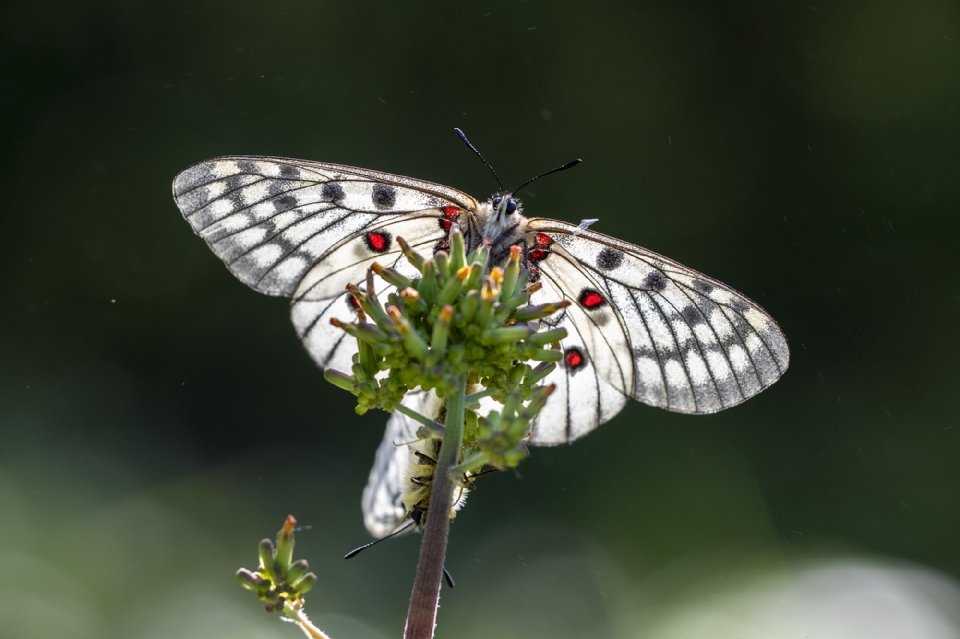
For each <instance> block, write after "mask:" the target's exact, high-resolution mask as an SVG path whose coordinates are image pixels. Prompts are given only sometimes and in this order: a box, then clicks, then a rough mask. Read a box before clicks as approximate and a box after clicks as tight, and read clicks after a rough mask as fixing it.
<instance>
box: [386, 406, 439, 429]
mask: <svg viewBox="0 0 960 639" xmlns="http://www.w3.org/2000/svg"><path fill="white" fill-rule="evenodd" d="M393 410H395V411H398V412H400V413H403V414H404V415H406V416H407V417H409V418H410V419H413V420H416V421H418V422H420V423H421V424H423V425H424V426H426V427H427V428H429V429H430V430H432V431H434V432H437V433H441V432H443V424H441V423H439V422H436V421H434V420H432V419H430V418H429V417H427V416H426V415H421V414H420V413H418V412H417V411H415V410H413V409H412V408H409V407H408V406H404V405H403V404H400V403H398V404H397V405H396V406H394V407H393Z"/></svg>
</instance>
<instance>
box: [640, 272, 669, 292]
mask: <svg viewBox="0 0 960 639" xmlns="http://www.w3.org/2000/svg"><path fill="white" fill-rule="evenodd" d="M643 287H644V289H645V290H648V291H656V292H658V293H659V292H660V291H662V290H663V289H665V288H667V278H666V276H665V275H664V274H663V273H661V272H660V271H650V273H649V274H648V275H647V276H646V277H645V278H643Z"/></svg>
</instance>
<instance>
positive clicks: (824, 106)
mask: <svg viewBox="0 0 960 639" xmlns="http://www.w3.org/2000/svg"><path fill="white" fill-rule="evenodd" d="M0 34H2V36H0V39H2V56H0V140H2V153H0V168H2V170H0V189H2V193H3V199H4V204H3V209H4V212H3V216H2V231H0V265H2V273H3V278H2V287H3V289H2V297H0V300H2V301H0V309H2V311H0V330H2V336H3V337H2V339H0V435H2V447H0V574H3V575H4V578H3V579H2V580H0V637H2V638H3V639H7V638H10V639H33V638H34V637H37V638H39V637H56V638H61V637H62V638H70V639H72V638H78V639H87V638H100V637H106V638H111V639H113V638H116V639H120V638H124V639H126V638H138V639H139V638H151V639H152V638H157V639H167V638H187V639H190V638H193V637H197V638H200V637H204V638H218V637H231V638H238V637H239V638H244V639H245V638H248V637H249V638H253V637H256V638H271V639H273V638H280V637H295V636H299V631H298V630H297V629H296V628H293V627H289V626H286V625H284V624H281V623H279V622H278V621H277V620H276V619H275V618H271V617H269V616H268V615H266V614H265V613H263V611H262V609H261V608H260V606H259V604H257V603H256V602H255V601H254V598H253V597H252V596H251V595H250V593H248V592H245V591H243V590H241V589H240V587H239V586H238V585H237V584H236V582H235V581H234V577H233V572H234V571H235V570H236V569H237V568H238V567H240V566H241V565H244V566H247V567H253V565H254V564H255V563H256V555H255V548H256V542H257V541H258V540H259V539H261V538H262V537H266V536H273V534H274V533H275V531H276V530H277V529H278V528H279V526H280V524H281V523H282V521H283V518H284V517H285V516H286V515H287V514H288V513H293V514H294V515H295V516H296V517H297V518H298V519H299V520H300V522H301V523H302V524H304V525H306V526H309V529H305V530H303V531H301V532H300V533H299V535H298V552H297V555H298V556H301V557H305V558H307V559H308V560H309V561H310V562H311V566H312V567H313V568H314V570H315V571H316V572H317V573H318V575H319V576H320V583H319V585H318V586H317V587H316V588H315V589H314V591H313V592H312V593H311V595H310V597H309V599H308V608H307V610H308V612H309V613H311V615H312V617H313V618H314V620H315V621H316V622H317V624H318V625H319V626H320V627H321V628H324V629H325V630H327V631H328V632H330V633H331V634H332V635H333V636H334V638H335V639H342V638H347V637H387V636H390V637H395V636H399V634H400V629H401V628H402V625H403V620H404V617H405V614H406V604H407V598H408V596H409V586H410V584H411V582H412V578H413V569H414V565H415V561H416V554H417V548H418V539H417V538H416V537H413V536H411V537H409V538H404V539H398V540H395V541H392V542H390V543H388V544H383V545H382V546H380V547H379V548H378V549H376V550H372V551H369V552H367V553H364V554H363V555H361V556H360V557H358V558H356V559H354V560H352V561H350V562H344V561H343V560H342V559H341V557H342V555H343V554H344V553H345V552H346V551H348V550H350V549H351V548H353V547H355V546H357V545H359V544H361V543H363V542H364V541H366V539H367V537H366V532H365V530H364V528H363V524H362V522H361V517H360V506H359V500H360V493H361V490H362V488H363V486H364V483H365V481H366V476H367V472H368V470H369V466H370V463H371V462H372V459H373V454H374V451H375V449H376V446H377V444H378V442H379V441H380V438H381V435H382V431H383V425H384V423H385V422H386V415H385V414H368V415H366V416H364V417H357V416H356V415H355V414H354V412H353V402H352V398H351V397H350V396H349V395H348V394H346V393H344V392H342V391H339V390H337V389H335V388H334V387H332V386H330V385H328V384H326V383H325V382H324V381H323V379H322V375H321V373H320V371H319V370H317V369H316V368H315V367H314V365H313V363H312V362H311V360H310V359H309V357H308V356H307V354H306V352H305V351H304V350H303V349H302V347H301V346H300V344H299V343H298V341H297V339H296V336H295V334H294V331H293V330H292V327H291V325H290V323H289V319H288V317H287V304H286V302H285V301H283V300H279V299H272V298H268V297H265V296H261V295H258V294H255V293H254V292H252V291H251V290H249V289H248V288H247V287H245V286H244V285H243V284H241V283H240V282H238V281H237V280H235V279H234V278H233V277H232V276H231V275H230V274H229V273H228V272H227V270H226V269H225V268H224V267H223V265H222V264H221V263H220V261H219V260H218V259H217V258H216V257H215V256H214V255H213V254H212V253H211V252H210V251H209V250H208V249H207V247H206V246H205V245H204V243H203V242H202V241H201V240H200V239H198V238H197V237H195V236H194V235H193V234H192V233H191V231H190V228H189V226H188V225H187V224H186V223H185V222H184V221H183V219H182V218H181V215H180V213H179V211H178V210H177V208H176V206H175V205H174V203H173V200H172V198H171V195H170V183H171V181H172V179H173V177H174V175H176V173H177V172H179V171H180V170H181V169H183V168H185V167H186V166H188V165H190V164H192V163H194V162H197V161H199V160H203V159H206V158H208V157H212V156H216V155H223V154H262V155H282V156H290V157H301V158H309V159H315V160H324V161H331V162H340V163H345V164H352V165H356V166H362V167H368V168H373V169H381V170H385V171H390V172H395V173H400V174H403V175H410V176H415V177H419V178H424V179H428V180H432V181H436V182H440V183H443V184H449V185H451V186H454V187H457V188H460V189H462V190H464V191H467V192H469V193H472V194H474V195H475V196H477V197H480V198H485V197H486V196H487V195H488V194H489V193H490V192H492V191H493V190H494V188H495V184H494V183H493V180H492V178H491V176H490V175H489V174H488V173H487V171H486V169H485V168H484V167H483V166H482V165H481V164H480V163H479V162H478V161H477V159H476V158H475V157H473V156H472V155H471V154H470V153H469V152H468V151H467V150H466V149H464V148H463V145H462V144H461V143H460V142H459V140H457V139H456V137H455V136H454V134H453V127H454V126H459V127H462V128H463V129H464V130H465V131H466V132H467V134H468V135H469V136H470V138H471V140H472V141H473V142H474V143H475V144H476V145H477V146H478V147H479V148H480V149H481V150H482V151H483V153H484V154H485V155H486V157H487V159H489V160H490V161H491V163H493V165H494V166H495V167H496V168H497V170H498V171H499V173H500V174H501V176H503V177H504V179H505V182H507V183H508V186H510V185H513V184H517V183H519V182H521V181H523V180H525V179H527V178H528V177H530V176H531V175H533V174H535V173H538V172H541V171H543V170H546V169H549V168H552V167H553V166H556V165H558V164H560V163H562V162H565V161H567V160H569V159H571V158H573V157H581V158H583V159H584V163H583V165H582V166H580V167H579V168H577V169H576V170H575V171H570V172H567V173H564V174H562V175H561V176H555V177H551V178H550V179H548V180H544V181H543V182H540V183H538V184H535V185H533V187H532V191H528V192H525V193H523V194H522V196H523V197H524V200H525V203H526V207H527V213H528V214H529V215H531V216H544V217H553V218H558V219H562V220H568V221H572V222H577V221H579V220H580V219H581V218H590V217H597V218H600V222H598V223H597V224H596V226H595V227H594V228H595V229H597V230H599V231H601V232H605V233H609V234H612V235H616V236H617V237H620V238H622V239H624V240H627V241H630V242H633V243H636V244H639V245H641V246H645V247H647V248H650V249H652V250H655V251H658V252H661V253H663V254H665V255H668V256H670V257H672V258H674V259H677V260H679V261H681V262H683V263H685V264H688V265H690V266H692V267H694V268H697V269H699V270H702V271H704V272H706V273H708V274H710V275H711V276H713V277H716V278H718V279H720V280H723V281H725V282H727V283H729V284H731V285H732V286H734V287H735V288H737V289H739V290H741V291H743V292H744V293H745V294H746V295H748V296H749V297H751V298H754V299H756V300H757V301H759V302H760V303H761V304H762V305H763V306H764V307H765V308H766V309H767V310H768V311H769V312H770V313H771V314H772V315H773V316H774V317H775V318H776V319H777V320H778V321H779V322H780V324H781V326H782V327H783V329H784V331H785V332H786V334H787V337H788V339H789V340H790V345H791V349H792V365H791V368H790V370H789V371H788V372H787V374H786V375H785V376H784V377H783V378H782V380H781V381H780V382H778V383H777V384H776V385H775V386H773V387H772V388H770V389H769V390H767V391H766V392H764V393H763V394H761V395H760V396H759V397H757V398H754V399H752V400H751V401H749V402H747V403H746V404H744V405H742V406H739V407H737V408H735V409H732V410H729V411H725V412H723V413H720V414H717V415H711V416H705V417H693V416H683V415H677V414H671V413H667V412H664V411H660V410H657V409H653V408H649V407H646V406H643V405H640V404H638V403H635V402H631V403H630V404H629V405H628V406H627V408H626V409H625V410H624V411H623V412H622V413H621V414H620V415H619V416H618V417H617V418H616V419H614V420H613V421H611V422H610V423H608V424H607V425H605V426H604V427H602V428H600V429H599V430H598V431H596V432H595V433H592V434H591V435H590V436H588V437H586V438H585V439H584V440H582V441H579V442H577V443H576V444H574V445H572V446H567V447H558V448H550V449H535V450H534V451H533V456H532V458H531V459H529V460H528V461H527V462H525V463H524V464H523V465H521V467H520V468H519V473H502V474H497V475H495V476H492V477H489V478H487V479H484V480H483V481H482V485H481V486H480V487H479V489H478V490H477V492H476V493H475V494H474V495H473V496H472V497H471V499H470V503H469V505H468V507H467V508H466V509H465V510H464V511H463V512H462V513H461V514H460V515H459V516H458V517H457V521H456V523H455V525H454V526H453V529H452V537H451V541H450V550H449V556H448V559H447V567H448V568H449V569H450V570H451V572H452V573H453V575H454V576H455V577H456V579H457V584H458V585H457V588H456V589H455V590H453V591H445V592H444V594H443V598H442V601H441V604H442V607H441V610H440V616H439V624H440V625H439V630H440V636H445V637H481V636H483V637H489V636H502V637H538V636H542V637H547V636H550V637H597V638H599V637H632V636H640V634H643V636H661V635H659V634H656V633H657V632H660V631H657V630H656V628H660V629H661V630H662V629H663V627H666V626H664V624H666V625H667V626H669V618H670V615H672V614H674V612H675V611H676V610H684V611H687V612H684V613H683V614H684V615H685V616H684V618H685V619H690V618H692V617H690V616H689V614H688V612H689V608H684V606H686V605H688V604H689V605H690V606H696V605H699V604H700V603H704V605H706V603H707V602H709V603H711V605H717V606H718V607H719V608H718V609H722V610H724V611H726V612H725V613H724V614H729V613H731V611H736V610H739V608H737V607H736V606H727V605H726V604H724V605H720V604H718V603H717V602H718V601H726V599H724V598H725V597H730V596H733V594H732V593H735V592H739V590H737V589H738V588H740V589H741V590H742V589H743V588H746V590H749V588H747V587H745V586H743V587H742V584H744V583H754V582H755V581H756V579H758V578H759V577H757V576H758V575H760V576H763V578H767V577H769V576H770V575H795V574H797V573H796V571H798V570H805V569H806V568H803V567H804V566H809V565H811V564H810V562H814V564H816V565H827V566H834V565H839V563H840V562H849V561H853V562H866V563H867V564H869V565H871V566H880V567H881V568H878V570H881V572H882V571H883V570H887V569H888V568H889V567H890V566H899V567H900V568H897V570H904V571H907V572H910V571H914V570H923V571H927V572H924V573H923V574H926V575H927V576H928V577H929V578H930V579H933V580H934V581H936V582H937V583H938V584H940V586H937V588H934V590H935V591H936V593H938V594H936V596H932V595H931V597H932V599H931V600H933V599H935V600H937V601H940V602H941V603H943V602H947V603H945V604H943V605H942V606H940V608H941V609H949V607H950V606H951V605H953V604H952V603H950V602H956V601H960V599H957V598H955V597H956V593H957V591H956V590H955V582H954V581H953V580H954V579H956V578H960V550H958V547H960V544H958V541H960V534H958V530H960V476H958V470H957V469H958V464H957V459H958V455H960V428H956V426H957V425H958V422H960V396H958V395H960V394H958V390H960V372H958V367H957V362H958V359H960V337H958V331H957V326H958V318H960V281H958V277H960V218H958V214H960V186H958V184H960V145H958V139H960V111H958V108H960V5H958V4H957V3H956V2H955V1H954V0H939V1H937V0H929V1H925V2H896V1H893V0H858V1H854V0H850V1H839V2H829V3H827V2H818V1H817V0H813V2H812V3H809V2H808V1H807V0H799V1H790V2H773V1H770V0H729V1H727V0H725V1H718V0H702V1H700V2H695V1H693V0H689V1H667V0H659V1H658V0H643V1H638V2H609V3H586V2H569V1H564V2H543V1H542V0H539V1H538V0H530V1H524V2H520V1H505V0H490V1H488V2H482V3H479V2H457V3H452V2H451V3H444V2H415V3H388V2H379V3H377V2H349V3H348V2H340V3H332V2H319V1H308V0H281V1H278V2H269V3H267V2H252V1H233V2H226V1H216V2H214V1H201V2H181V1H173V2H122V1H120V0H114V1H107V0H103V1H95V0H88V1H84V2H67V1H65V0H62V1H60V2H57V1H54V0H33V1H31V2H26V3H5V4H4V5H3V6H2V8H0ZM817 562H820V563H819V564H818V563H817ZM891 570H892V569H891ZM857 574H861V573H857ZM863 574H867V573H863ZM872 574H873V573H869V574H867V577H865V578H866V583H870V584H873V583H876V582H875V581H873V577H870V575H872ZM884 574H887V573H884ZM897 574H900V573H897ZM911 574H912V573H911ZM894 581H896V579H895V580H894ZM764 583H766V582H764ZM897 583H900V584H902V583H906V582H904V581H903V580H901V581H897ZM910 583H913V582H910ZM924 583H926V582H924ZM737 584H741V585H740V586H738V585H737ZM941 586H942V588H941ZM761 589H762V588H761ZM951 589H953V590H951ZM814 590H815V591H817V590H820V589H816V588H815V589H814ZM921 590H922V589H921ZM923 592H926V591H923ZM944 593H947V594H944ZM951 593H952V594H951ZM950 597H954V599H951V598H950ZM921 599H923V597H921ZM927 599H930V598H929V597H928V598H927ZM927 599H924V601H927ZM683 602H687V603H686V604H685V603H683ZM931 605H932V604H931ZM678 606H679V608H678ZM934 607H936V606H934ZM672 611H674V612H672ZM704 614H705V615H706V617H704V618H705V619H714V621H712V622H704V624H705V625H703V626H702V627H700V630H698V631H683V632H681V631H677V632H678V633H679V634H677V635H676V636H678V637H680V636H683V637H691V636H710V637H719V636H726V635H724V634H723V633H722V632H721V631H720V629H719V626H717V625H716V615H719V614H720V613H716V615H714V613H712V612H709V611H708V612H706V613H704ZM931 614H932V613H931ZM944 614H946V613H944ZM711 615H713V616H712V617H711ZM928 616H929V615H928ZM665 620H667V621H665ZM711 624H713V625H711ZM701 631H702V634H698V633H701ZM663 632H666V631H663ZM731 632H733V631H731ZM738 632H743V629H742V628H740V629H739V630H738ZM781 632H783V633H785V632H786V630H785V628H784V626H782V625H781ZM945 632H946V631H945ZM638 633H639V634H638ZM663 636H667V635H666V634H664V635H663ZM669 636H674V635H669ZM731 636H747V634H746V633H743V634H736V633H734V634H731ZM766 636H776V633H774V634H767V635H766ZM780 636H787V635H786V634H781V635H780ZM790 636H792V635H790ZM819 636H827V635H825V634H821V635H819ZM838 636H843V635H842V634H841V635H838ZM846 636H853V635H846ZM874 636H879V635H874ZM911 636H955V635H951V634H943V635H928V634H922V633H920V632H914V634H912V635H911Z"/></svg>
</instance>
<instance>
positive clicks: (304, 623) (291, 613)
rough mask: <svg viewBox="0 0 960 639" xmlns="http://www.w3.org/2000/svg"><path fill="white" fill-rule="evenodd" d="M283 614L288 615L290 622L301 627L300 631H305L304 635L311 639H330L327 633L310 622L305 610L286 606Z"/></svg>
mask: <svg viewBox="0 0 960 639" xmlns="http://www.w3.org/2000/svg"><path fill="white" fill-rule="evenodd" d="M283 612H284V614H286V615H287V618H288V619H289V620H290V621H292V622H293V623H295V624H297V625H298V626H300V629H301V630H303V633H304V634H305V635H307V636H308V637H310V639H330V637H329V636H328V635H327V634H326V633H324V632H323V631H322V630H320V629H319V628H317V627H316V626H315V625H313V624H312V623H311V622H310V620H309V619H307V615H306V613H304V612H303V610H299V609H294V608H293V607H292V606H290V605H289V604H288V605H286V606H284V608H283Z"/></svg>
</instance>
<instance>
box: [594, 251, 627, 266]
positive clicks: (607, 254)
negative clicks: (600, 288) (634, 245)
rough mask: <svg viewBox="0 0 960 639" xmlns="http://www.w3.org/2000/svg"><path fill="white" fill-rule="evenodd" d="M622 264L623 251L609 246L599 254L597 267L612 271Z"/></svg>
mask: <svg viewBox="0 0 960 639" xmlns="http://www.w3.org/2000/svg"><path fill="white" fill-rule="evenodd" d="M621 264H623V251H618V250H617V249H615V248H611V247H609V246H607V247H605V248H604V249H603V250H602V251H600V253H598V254H597V268H600V269H603V270H604V271H612V270H613V269H615V268H617V267H618V266H620V265H621Z"/></svg>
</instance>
